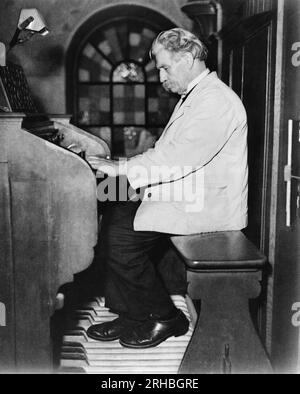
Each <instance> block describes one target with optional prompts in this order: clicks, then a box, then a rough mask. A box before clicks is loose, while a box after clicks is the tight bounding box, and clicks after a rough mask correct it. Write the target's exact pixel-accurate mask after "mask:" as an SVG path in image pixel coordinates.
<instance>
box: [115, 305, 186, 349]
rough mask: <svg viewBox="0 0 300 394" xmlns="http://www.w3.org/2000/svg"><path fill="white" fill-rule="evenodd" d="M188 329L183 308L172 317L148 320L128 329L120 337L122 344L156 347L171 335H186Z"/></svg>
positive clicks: (141, 347) (136, 346) (125, 345)
mask: <svg viewBox="0 0 300 394" xmlns="http://www.w3.org/2000/svg"><path fill="white" fill-rule="evenodd" d="M188 329H189V321H188V319H187V318H186V317H185V314H184V313H183V312H182V311H181V310H178V313H177V315H176V316H175V317H173V318H172V319H169V320H162V319H158V320H154V319H151V320H146V321H145V322H144V323H143V324H141V325H139V326H138V327H134V328H132V329H131V330H128V331H127V332H125V333H124V334H122V336H121V337H120V344H121V345H122V346H124V347H129V348H135V349H144V348H149V347H154V346H157V345H159V344H160V343H161V342H163V341H165V340H166V339H168V338H169V337H172V336H175V337H179V336H181V335H184V334H185V333H186V332H187V331H188Z"/></svg>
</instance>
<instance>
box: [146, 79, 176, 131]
mask: <svg viewBox="0 0 300 394" xmlns="http://www.w3.org/2000/svg"><path fill="white" fill-rule="evenodd" d="M177 101H178V96H175V95H173V94H170V93H168V92H166V91H165V89H164V88H163V87H162V86H161V85H158V84H157V85H156V84H149V85H148V121H149V124H151V125H164V124H166V123H167V122H168V120H169V117H170V115H171V113H172V111H173V109H174V107H175V105H176V103H177Z"/></svg>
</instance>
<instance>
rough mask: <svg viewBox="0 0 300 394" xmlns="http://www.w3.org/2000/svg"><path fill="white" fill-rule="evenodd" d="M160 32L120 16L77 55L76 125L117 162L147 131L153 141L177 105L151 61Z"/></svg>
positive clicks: (90, 38)
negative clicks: (101, 142) (102, 144)
mask: <svg viewBox="0 0 300 394" xmlns="http://www.w3.org/2000/svg"><path fill="white" fill-rule="evenodd" d="M149 19H150V20H151V18H149ZM169 27H170V26H166V28H169ZM159 31H160V29H159V28H158V27H157V26H154V25H152V24H151V23H150V22H147V21H145V19H144V18H143V19H141V18H138V17H136V16H134V17H129V16H126V17H125V16H123V17H118V18H117V19H116V18H115V19H112V20H111V21H109V22H106V23H104V24H101V25H99V26H98V27H97V28H94V30H93V31H92V32H91V33H90V34H88V35H87V36H86V37H85V40H84V41H83V42H82V44H81V47H80V50H79V51H78V53H77V57H76V58H77V62H76V73H75V75H74V76H75V87H74V91H73V94H74V95H75V97H74V98H75V100H74V98H73V103H74V104H73V105H74V107H75V108H72V112H73V113H74V123H76V124H77V125H78V126H79V127H81V128H83V129H85V130H86V131H88V132H90V133H92V134H94V135H97V136H99V137H101V138H103V139H104V140H106V141H107V142H108V143H109V145H110V146H111V149H112V153H113V156H115V157H120V156H129V155H130V152H131V151H132V150H134V148H135V147H136V146H137V145H138V144H139V142H140V139H141V136H142V134H141V130H143V129H145V128H146V129H147V130H149V131H150V132H151V133H152V135H153V136H155V138H157V137H158V136H159V135H160V133H161V132H162V130H163V128H164V126H165V125H166V123H167V121H168V118H169V116H170V114H171V112H172V110H173V108H174V105H175V104H176V102H177V100H178V97H177V96H175V95H171V94H169V93H167V92H165V91H164V89H163V88H162V87H161V84H160V82H159V78H158V72H157V70H156V67H155V62H154V61H153V60H151V59H150V57H149V50H150V47H151V44H152V41H153V39H154V38H155V37H156V35H157V34H158V32H159Z"/></svg>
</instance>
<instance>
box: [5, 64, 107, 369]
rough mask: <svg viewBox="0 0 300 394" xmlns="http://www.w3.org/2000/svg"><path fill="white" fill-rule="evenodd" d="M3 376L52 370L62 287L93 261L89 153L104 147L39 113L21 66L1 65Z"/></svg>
mask: <svg viewBox="0 0 300 394" xmlns="http://www.w3.org/2000/svg"><path fill="white" fill-rule="evenodd" d="M0 77H1V78H0V91H1V93H0V217H1V219H0V239H1V246H0V305H1V308H0V313H1V316H0V349H1V352H0V370H1V371H2V372H3V371H11V370H18V371H31V370H34V371H39V370H40V371H49V370H51V368H52V357H53V355H52V349H53V347H52V338H51V332H50V318H51V316H53V314H54V312H55V309H56V304H57V293H58V290H59V288H60V286H61V285H63V284H65V283H68V282H72V280H73V275H74V274H75V273H78V272H81V271H83V270H84V269H86V268H87V267H88V266H89V265H90V263H91V262H92V259H93V255H94V246H95V244H96V242H97V200H96V180H95V176H94V174H93V171H92V170H91V168H90V166H89V165H88V163H87V162H86V161H85V160H84V159H83V156H84V154H85V153H87V154H98V155H101V156H103V157H106V156H108V155H109V154H110V151H109V148H108V146H107V145H106V143H105V142H104V141H102V140H101V139H99V138H97V137H95V136H92V135H91V134H89V133H87V132H85V131H83V130H81V129H79V128H77V127H75V126H73V125H72V124H70V117H69V116H65V115H57V116H51V115H47V116H46V115H42V114H40V113H38V112H37V110H36V108H35V105H34V102H33V100H32V98H31V95H30V93H29V89H28V85H27V82H26V78H25V76H24V73H23V71H22V68H21V67H19V66H16V65H13V64H10V65H7V66H5V67H0Z"/></svg>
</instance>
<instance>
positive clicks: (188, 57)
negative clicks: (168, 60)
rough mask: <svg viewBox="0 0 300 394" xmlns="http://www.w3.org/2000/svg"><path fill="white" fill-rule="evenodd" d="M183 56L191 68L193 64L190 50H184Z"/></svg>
mask: <svg viewBox="0 0 300 394" xmlns="http://www.w3.org/2000/svg"><path fill="white" fill-rule="evenodd" d="M183 56H184V59H185V61H186V63H187V65H188V67H189V68H192V66H193V64H194V57H193V54H192V53H191V52H185V53H184V55H183Z"/></svg>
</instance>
